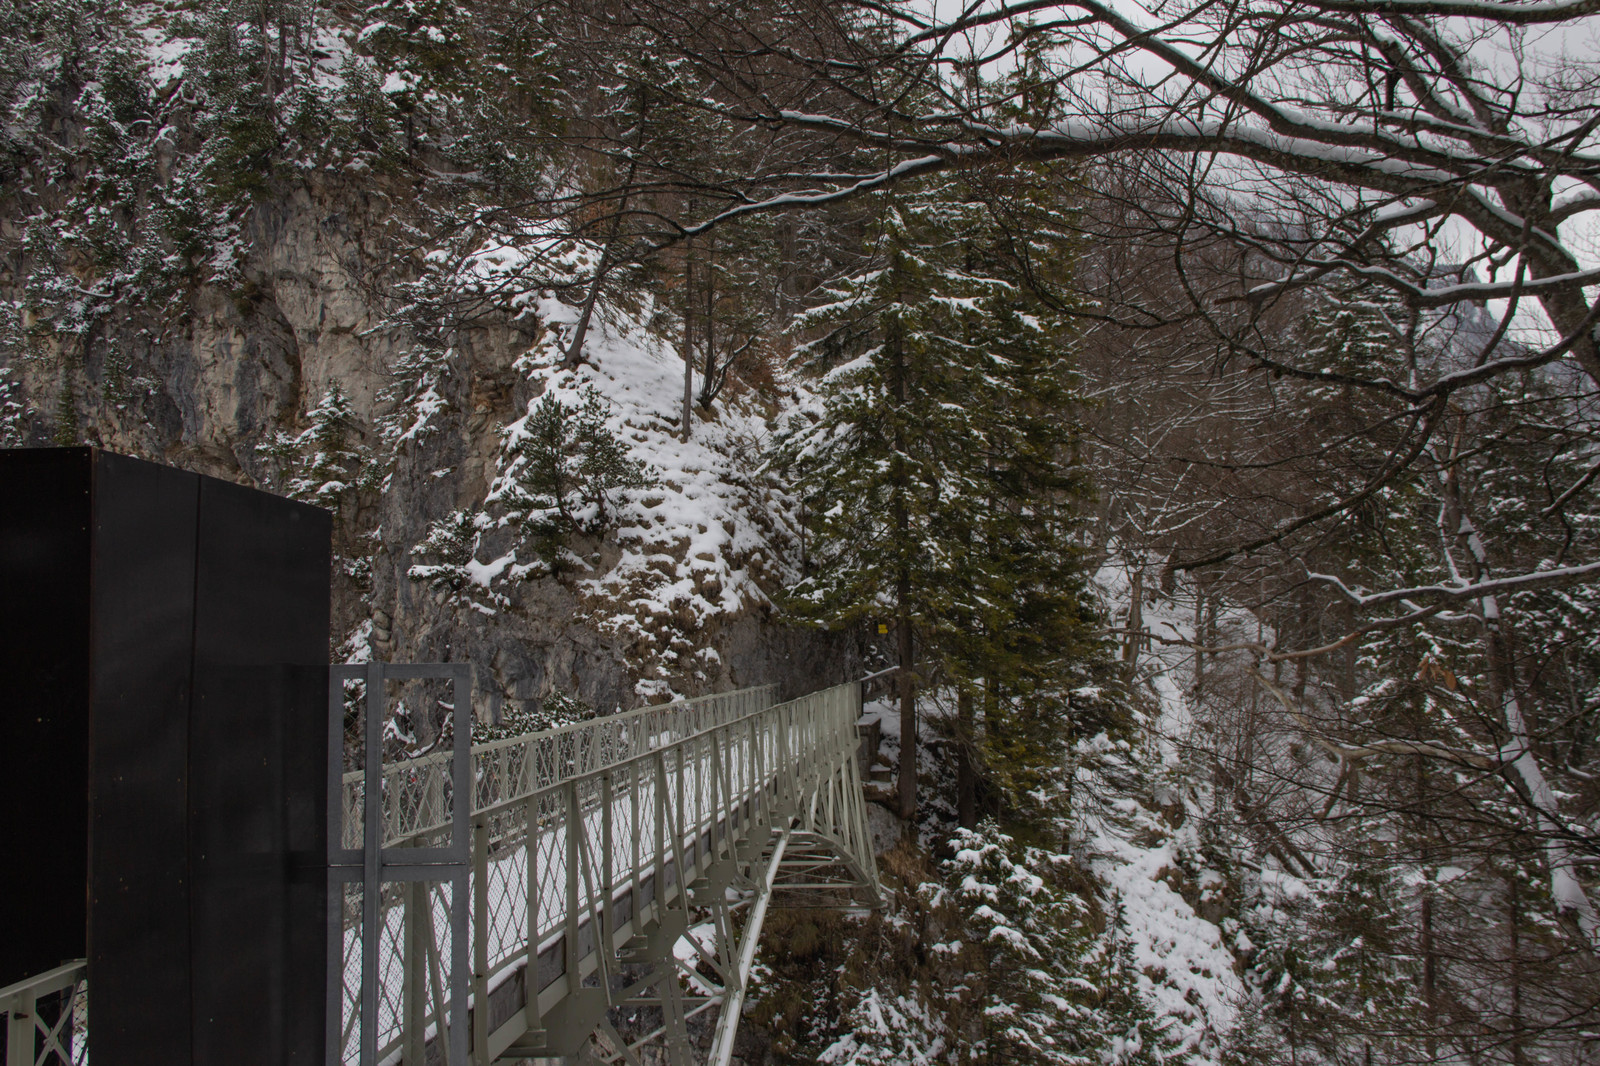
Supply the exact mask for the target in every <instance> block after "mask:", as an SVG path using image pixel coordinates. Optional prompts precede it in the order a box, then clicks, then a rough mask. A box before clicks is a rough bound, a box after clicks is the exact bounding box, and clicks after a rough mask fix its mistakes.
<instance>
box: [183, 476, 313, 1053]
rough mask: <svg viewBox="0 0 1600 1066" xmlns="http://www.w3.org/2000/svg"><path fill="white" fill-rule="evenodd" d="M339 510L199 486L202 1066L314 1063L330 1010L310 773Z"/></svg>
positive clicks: (197, 925)
mask: <svg viewBox="0 0 1600 1066" xmlns="http://www.w3.org/2000/svg"><path fill="white" fill-rule="evenodd" d="M330 523H331V518H330V516H329V515H328V513H327V512H326V511H322V510H319V509H317V508H314V507H307V506H305V505H302V504H297V503H293V502H291V501H288V500H283V499H279V498H277V497H274V496H268V495H267V494H265V493H261V492H255V491H252V490H250V489H245V488H241V487H240V486H237V485H230V484H228V483H226V482H220V481H213V480H210V479H207V480H205V481H204V482H203V485H202V488H201V494H200V535H199V540H198V543H199V546H200V547H199V558H198V563H197V570H196V582H195V588H196V601H195V615H196V627H195V652H194V656H195V658H194V662H195V692H194V703H193V708H192V711H191V716H190V743H191V747H192V760H193V767H194V771H193V772H194V773H195V775H196V779H195V785H194V787H193V788H192V789H191V794H192V795H193V797H194V799H195V802H194V803H193V805H192V806H191V809H190V812H189V825H190V842H191V854H192V855H193V856H194V878H195V881H194V890H193V894H192V896H191V913H192V922H193V929H194V936H193V941H192V949H191V950H192V952H193V970H194V973H195V975H196V985H195V1011H194V1020H195V1029H194V1046H195V1061H196V1062H200V1063H212V1062H215V1063H222V1062H227V1061H228V1055H229V1053H230V1052H233V1051H236V1049H238V1048H241V1047H249V1048H255V1049H257V1050H258V1052H259V1054H260V1061H263V1062H273V1063H277V1062H306V1063H309V1062H311V1061H313V1060H314V1059H316V1058H319V1057H320V1051H321V1048H322V1045H323V1041H324V1038H323V1033H322V1031H321V1026H320V1024H315V1025H307V1024H305V1020H306V1019H307V1018H308V1017H310V1018H314V1019H316V1020H320V1018H321V1011H322V1006H321V997H322V995H323V990H322V974H323V969H324V967H325V965H326V954H325V950H326V928H327V926H326V916H325V914H324V912H323V910H322V907H321V900H322V897H323V896H324V895H325V894H326V874H325V872H324V868H323V865H322V864H323V863H324V862H325V857H326V848H325V846H324V844H323V841H324V837H325V832H326V829H325V827H326V808H325V806H324V803H323V802H322V801H323V798H324V797H323V793H324V790H323V789H321V788H318V789H314V790H313V789H308V788H307V787H306V784H305V783H306V781H307V780H308V779H311V778H315V777H316V776H317V775H319V774H321V775H323V776H324V777H325V776H326V772H327V771H326V768H325V764H324V762H323V758H324V755H325V752H326V750H327V725H326V721H327V719H326V715H327V709H326V700H327V667H326V663H327V659H328V616H329V599H328V596H329V592H328V572H329V566H330V562H331V560H330V558H329V542H330V536H331V524H330ZM308 864H310V865H312V866H313V867H314V869H313V870H307V866H308ZM308 884H309V885H311V886H312V887H313V888H315V889H316V890H315V891H313V892H311V893H307V892H306V891H305V888H306V886H307V885H308ZM241 928H249V929H250V935H249V936H248V937H247V938H244V939H240V938H239V936H238V930H240V929H241ZM312 999H314V1000H315V1002H311V1001H310V1000H312ZM240 1004H251V1005H252V1006H253V1009H251V1010H240V1009H239V1007H238V1005H240Z"/></svg>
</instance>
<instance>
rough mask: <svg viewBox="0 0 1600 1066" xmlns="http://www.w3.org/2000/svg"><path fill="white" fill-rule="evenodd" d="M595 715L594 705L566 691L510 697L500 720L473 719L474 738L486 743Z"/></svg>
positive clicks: (502, 710) (586, 718) (502, 709)
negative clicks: (484, 720)
mask: <svg viewBox="0 0 1600 1066" xmlns="http://www.w3.org/2000/svg"><path fill="white" fill-rule="evenodd" d="M594 716H595V710H594V708H593V707H591V706H589V705H588V704H587V703H585V702H583V701H582V700H581V699H579V698H578V697H576V696H572V695H568V694H567V693H565V692H559V691H551V692H548V693H546V694H545V695H544V696H542V697H540V698H539V699H535V700H507V701H506V702H504V703H503V704H501V708H500V721H498V722H476V721H475V722H473V725H472V742H473V743H474V744H483V743H486V742H488V741H491V740H504V739H505V738H507V737H520V736H523V735H524V734H527V733H539V732H543V731H544V730H546V729H554V728H556V727H557V726H562V725H568V724H570V723H572V722H586V721H588V720H589V719H591V718H593V717H594Z"/></svg>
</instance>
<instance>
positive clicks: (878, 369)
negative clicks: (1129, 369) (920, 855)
mask: <svg viewBox="0 0 1600 1066" xmlns="http://www.w3.org/2000/svg"><path fill="white" fill-rule="evenodd" d="M987 192H988V191H987V190H986V193H987ZM1011 192H1012V195H1013V198H1014V199H1025V198H1027V197H1029V196H1033V195H1035V193H1034V191H1033V190H1030V189H1029V188H1028V187H1027V186H1026V183H1025V182H1019V183H1018V184H1017V186H1016V187H1015V188H1013V189H1012V190H1011ZM1040 203H1041V206H1040V212H1041V213H1043V214H1045V215H1046V216H1050V215H1052V214H1054V215H1057V216H1059V215H1061V214H1064V212H1063V211H1062V210H1061V209H1060V208H1058V207H1056V206H1053V202H1052V201H1050V200H1049V199H1048V198H1043V199H1041V201H1040ZM1057 222H1058V225H1057V228H1058V229H1062V228H1064V222H1062V220H1061V219H1059V218H1058V219H1057ZM1040 232H1041V233H1045V234H1048V233H1049V232H1050V231H1049V228H1048V227H1044V226H1042V227H1041V228H1040ZM1006 233H1007V227H1005V226H1003V225H1001V224H1000V223H999V222H998V221H997V219H996V217H995V214H994V209H993V207H992V206H991V202H990V200H989V198H988V197H987V195H986V196H982V197H980V196H978V195H977V194H976V193H974V192H973V191H972V190H970V189H967V188H964V187H963V186H961V185H960V184H957V183H955V182H953V181H950V182H941V183H936V184H933V185H930V186H928V187H925V188H922V189H919V190H917V191H915V192H913V193H911V194H908V195H905V196H902V197H899V198H897V199H895V200H893V201H890V202H888V203H887V204H886V205H885V208H884V211H883V215H882V218H881V219H880V220H879V223H878V225H877V231H876V233H875V235H874V242H873V246H872V249H871V255H870V257H869V260H868V262H867V264H866V265H865V266H864V268H863V269H862V270H860V271H858V272H857V273H855V274H854V275H852V276H851V277H849V278H847V279H846V280H845V281H844V282H842V283H841V284H840V285H839V286H837V287H836V288H835V289H833V290H832V291H831V294H830V295H831V296H832V300H831V301H830V302H829V303H828V304H826V305H825V306H823V307H820V308H818V309H816V310H814V311H812V312H811V313H809V314H808V315H807V316H806V317H805V319H804V324H805V325H807V326H810V327H813V328H820V329H824V330H826V332H825V333H824V335H823V336H822V337H821V339H819V340H818V341H816V342H815V343H813V344H812V345H811V346H810V347H809V349H808V350H809V352H810V353H811V354H812V355H813V356H814V357H816V359H817V361H818V363H819V364H821V366H820V368H819V369H821V371H822V374H823V376H822V378H821V381H820V384H819V392H820V397H821V404H820V407H819V408H818V409H817V410H815V411H812V412H809V415H810V418H809V419H802V420H800V421H799V423H798V424H791V426H790V427H789V428H788V430H787V432H786V434H785V437H784V441H783V445H782V448H781V450H780V462H781V463H783V464H786V465H787V466H789V468H790V469H791V471H792V473H793V475H794V477H795V480H796V484H797V488H798V490H799V492H800V493H801V494H802V496H803V497H804V498H805V500H806V503H807V513H808V523H807V524H808V527H809V528H808V537H809V545H810V547H811V558H810V563H811V567H810V571H809V572H808V574H807V575H806V576H805V577H804V579H803V580H802V581H801V582H800V583H799V584H798V586H797V587H796V588H794V589H793V590H792V594H791V597H790V602H791V604H792V606H793V608H794V610H795V611H796V612H797V613H799V614H801V615H802V616H807V617H810V618H812V619H814V620H816V621H818V622H821V623H824V624H828V625H832V626H848V625H852V624H857V623H859V622H862V621H865V620H869V619H872V618H886V619H890V620H892V621H893V623H894V629H895V632H896V640H897V642H898V659H899V666H900V668H901V679H902V686H903V687H902V692H901V735H902V737H904V738H906V748H905V750H903V752H902V780H901V785H900V789H901V792H900V800H901V808H902V813H903V814H907V815H909V813H910V811H911V809H912V808H913V807H914V805H915V798H914V782H915V778H914V774H915V767H914V759H915V754H914V750H913V748H914V745H913V744H911V738H914V737H915V735H916V728H915V723H914V713H913V709H912V708H913V706H914V703H913V701H914V695H913V693H912V682H913V679H914V676H915V673H914V672H915V670H916V651H915V649H916V646H917V645H919V644H920V645H921V646H922V648H923V649H924V652H925V653H931V657H932V658H933V659H934V660H935V661H937V662H938V663H939V664H940V665H941V666H943V667H944V669H945V670H946V672H947V673H948V675H949V676H951V677H952V678H953V679H954V680H955V681H956V683H957V685H958V686H961V687H962V688H963V691H964V693H965V694H966V695H967V696H968V697H972V696H973V694H974V693H975V692H976V691H978V690H979V689H980V687H981V689H982V691H983V693H984V694H985V696H986V697H987V698H989V706H990V708H991V709H992V710H994V711H995V713H996V714H998V713H999V709H1000V708H1001V707H1002V704H1001V702H1000V696H1001V694H1002V692H1003V693H1005V694H1006V695H1007V696H1016V695H1019V694H1022V695H1030V696H1031V695H1036V694H1039V693H1040V692H1041V691H1042V690H1043V689H1044V688H1047V687H1048V686H1049V685H1050V684H1051V683H1059V681H1060V679H1061V678H1062V677H1063V676H1064V674H1065V670H1066V665H1067V663H1068V662H1069V661H1070V659H1071V658H1072V657H1073V656H1074V654H1075V653H1077V652H1080V651H1081V650H1082V649H1083V647H1084V646H1085V644H1086V643H1087V641H1086V639H1085V636H1084V634H1085V632H1086V628H1087V627H1086V625H1085V622H1086V621H1087V618H1086V614H1087V612H1086V610H1085V607H1084V600H1083V597H1082V595H1081V583H1080V579H1079V577H1078V575H1077V572H1076V560H1075V558H1074V553H1073V547H1072V544H1071V540H1070V535H1071V532H1072V530H1073V527H1074V521H1075V511H1074V505H1075V504H1076V503H1077V502H1078V501H1079V499H1081V497H1082V495H1083V494H1084V492H1085V489H1084V486H1083V484H1082V481H1081V478H1080V476H1079V474H1078V472H1077V471H1076V470H1075V469H1074V467H1073V465H1072V457H1073V444H1074V440H1073V416H1072V406H1073V404H1074V403H1076V402H1077V398H1076V393H1075V381H1074V378H1073V375H1072V371H1071V361H1070V356H1071V331H1070V328H1069V326H1068V324H1067V321H1066V317H1065V315H1064V314H1063V313H1062V311H1061V310H1060V309H1059V308H1058V307H1054V306H1052V305H1050V304H1048V303H1047V302H1046V301H1044V300H1042V299H1040V298H1039V295H1038V293H1037V292H1035V291H1034V290H1033V289H1031V288H1030V287H1029V286H1028V285H1026V284H1024V283H1023V278H1024V273H1023V270H1022V266H1021V264H1019V262H1018V260H1017V256H1016V255H1015V253H1014V251H1013V250H1012V249H1011V247H1010V245H1009V243H1008V239H1007V237H1006ZM1042 239H1043V241H1044V243H1045V244H1048V245H1051V247H1050V249H1049V250H1050V251H1051V252H1052V253H1053V255H1054V258H1053V259H1048V258H1046V257H1045V256H1043V255H1042V254H1041V255H1037V256H1036V259H1037V260H1038V261H1035V262H1034V263H1032V264H1031V265H1030V269H1031V270H1032V271H1033V272H1034V274H1035V275H1036V276H1037V275H1038V273H1039V272H1040V264H1041V262H1048V263H1049V264H1050V266H1051V267H1052V269H1054V270H1055V271H1057V272H1058V273H1059V272H1063V271H1065V270H1066V269H1067V267H1068V266H1069V265H1070V261H1071V249H1070V247H1069V246H1067V245H1066V244H1065V243H1063V242H1060V241H1056V242H1052V241H1051V240H1050V239H1048V237H1046V238H1042ZM1036 251H1037V250H1036ZM829 364H832V365H831V366H830V365H829ZM1019 723H1020V719H1019ZM1058 724H1059V723H1054V722H1052V723H1049V724H1048V725H1047V726H1046V727H1045V728H1044V729H1042V730H1038V731H1035V730H1033V729H1027V728H1019V729H1017V730H1016V731H1015V732H1013V733H1011V734H1009V735H1010V736H1013V737H1015V738H1017V739H1018V740H1019V741H1023V740H1024V738H1025V739H1026V743H1019V744H1018V745H1017V746H1016V747H1015V748H1014V749H1013V750H1012V751H1010V752H1009V753H1008V754H1009V755H1011V756H1014V757H1024V756H1026V757H1028V758H1029V759H1031V761H1032V764H1033V765H1044V764H1048V763H1050V762H1052V761H1053V758H1054V753H1053V752H1048V751H1045V750H1042V749H1043V748H1044V747H1047V746H1048V745H1046V744H1043V743H1042V741H1043V739H1044V738H1045V737H1048V736H1051V735H1054V733H1056V732H1059V731H1058V730H1057V729H1056V728H1055V727H1056V725H1058ZM991 732H992V734H993V735H994V736H995V737H999V736H1001V735H1007V734H1004V733H1003V731H1001V730H999V729H995V730H992V731H991ZM969 739H970V738H969ZM1036 742H1041V743H1036ZM1025 749H1027V750H1025Z"/></svg>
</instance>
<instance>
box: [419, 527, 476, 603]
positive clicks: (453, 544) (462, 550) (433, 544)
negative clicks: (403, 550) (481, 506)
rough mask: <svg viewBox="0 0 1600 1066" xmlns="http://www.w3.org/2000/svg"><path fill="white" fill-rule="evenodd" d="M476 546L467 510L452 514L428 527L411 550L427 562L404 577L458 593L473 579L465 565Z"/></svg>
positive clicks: (474, 530)
mask: <svg viewBox="0 0 1600 1066" xmlns="http://www.w3.org/2000/svg"><path fill="white" fill-rule="evenodd" d="M477 546H478V528H477V525H476V523H475V522H474V519H473V516H472V515H471V514H469V513H468V512H466V511H460V510H457V511H451V512H450V513H449V514H447V515H445V516H444V517H443V518H441V519H439V520H438V521H436V522H431V523H429V524H428V536H427V538H426V539H424V540H423V542H422V543H421V544H418V545H416V546H415V547H413V548H412V549H411V553H412V554H413V555H415V556H421V557H422V558H423V559H425V560H428V561H426V562H421V563H414V564H413V565H412V567H411V569H410V570H408V571H406V576H407V577H409V578H410V579H411V580H413V581H426V582H428V584H429V585H431V586H432V587H434V588H436V589H447V590H449V591H450V592H460V591H462V590H463V589H465V588H466V587H467V585H468V583H469V582H471V580H472V577H471V574H470V572H469V571H468V569H467V564H468V563H470V562H472V556H473V553H474V552H475V551H476V550H477Z"/></svg>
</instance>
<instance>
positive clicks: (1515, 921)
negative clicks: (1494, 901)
mask: <svg viewBox="0 0 1600 1066" xmlns="http://www.w3.org/2000/svg"><path fill="white" fill-rule="evenodd" d="M1506 881H1507V893H1506V897H1507V898H1506V909H1507V911H1508V913H1507V915H1506V918H1507V921H1506V935H1507V939H1508V941H1509V945H1508V946H1509V948H1510V952H1511V959H1510V962H1511V974H1510V976H1511V1063H1512V1066H1526V1064H1527V1061H1528V1055H1527V1051H1526V1049H1525V1048H1524V1047H1523V1038H1524V1035H1525V1034H1524V1031H1525V1027H1526V1023H1525V1022H1524V1021H1523V1017H1522V937H1521V929H1520V928H1519V927H1520V926H1521V925H1522V899H1521V893H1520V892H1519V891H1518V886H1517V873H1516V871H1515V870H1513V871H1512V872H1511V876H1510V877H1509V878H1507V879H1506Z"/></svg>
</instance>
